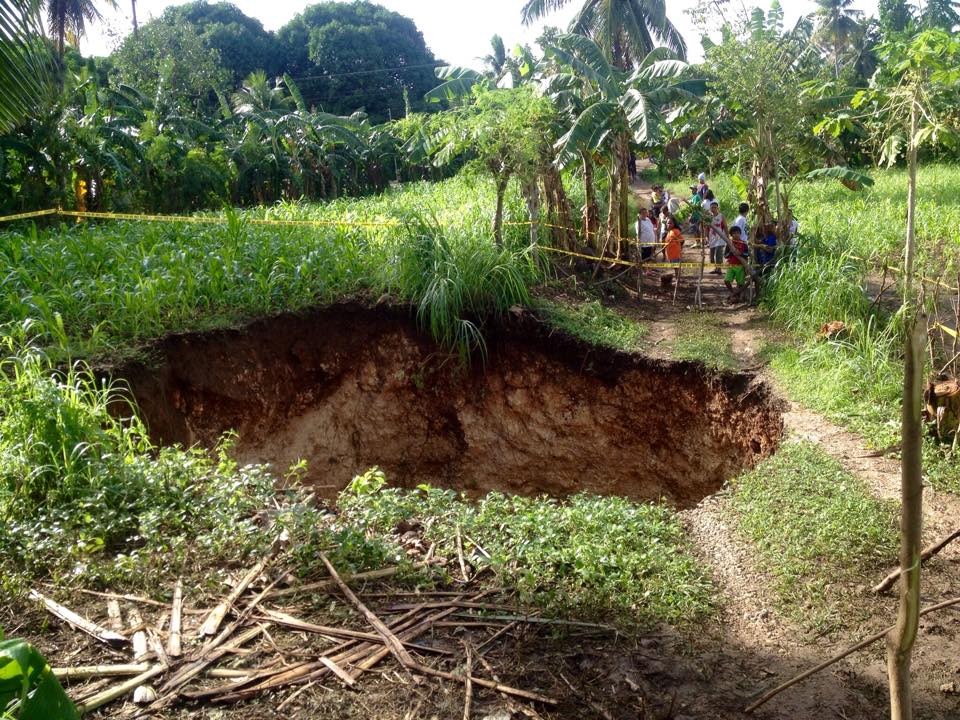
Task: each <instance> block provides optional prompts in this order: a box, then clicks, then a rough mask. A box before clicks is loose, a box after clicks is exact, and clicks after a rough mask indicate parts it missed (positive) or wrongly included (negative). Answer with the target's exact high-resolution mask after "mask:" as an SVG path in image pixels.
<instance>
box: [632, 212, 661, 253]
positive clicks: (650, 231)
mask: <svg viewBox="0 0 960 720" xmlns="http://www.w3.org/2000/svg"><path fill="white" fill-rule="evenodd" d="M656 242H657V235H656V231H655V230H654V228H653V222H651V220H650V211H649V210H647V209H646V208H640V212H639V214H638V215H637V257H638V258H639V260H640V262H644V261H646V260H649V259H650V256H651V255H653V247H654V244H655V243H656Z"/></svg>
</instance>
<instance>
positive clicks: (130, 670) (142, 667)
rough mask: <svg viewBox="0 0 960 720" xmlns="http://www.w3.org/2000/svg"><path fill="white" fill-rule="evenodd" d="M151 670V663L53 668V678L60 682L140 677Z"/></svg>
mask: <svg viewBox="0 0 960 720" xmlns="http://www.w3.org/2000/svg"><path fill="white" fill-rule="evenodd" d="M149 669H150V664H149V663H136V664H131V665H80V666H78V667H62V668H53V676H54V677H55V678H58V679H60V680H91V679H93V678H102V677H122V676H124V675H139V674H140V673H144V672H146V671H147V670H149Z"/></svg>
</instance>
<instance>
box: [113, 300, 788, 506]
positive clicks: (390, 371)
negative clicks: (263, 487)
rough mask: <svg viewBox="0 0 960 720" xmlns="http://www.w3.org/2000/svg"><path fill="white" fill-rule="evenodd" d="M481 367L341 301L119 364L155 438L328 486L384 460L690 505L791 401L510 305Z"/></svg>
mask: <svg viewBox="0 0 960 720" xmlns="http://www.w3.org/2000/svg"><path fill="white" fill-rule="evenodd" d="M487 344H488V352H487V356H486V359H485V360H484V361H480V360H476V361H475V362H474V363H473V364H472V365H471V366H470V367H464V366H462V365H460V364H458V362H457V360H456V358H453V357H450V356H449V355H448V354H446V353H444V352H442V351H441V350H440V348H438V346H437V345H436V343H434V342H433V341H432V340H430V339H429V337H428V336H426V335H425V334H424V333H422V332H420V331H419V330H418V328H417V325H416V322H415V319H414V317H413V315H412V313H411V311H410V310H409V309H408V308H398V307H383V306H381V307H377V308H369V307H364V306H361V305H356V304H346V305H336V306H332V307H327V308H322V309H317V310H313V311H310V312H305V313H302V314H284V315H279V316H276V317H271V318H267V319H263V320H259V321H256V322H254V323H252V324H250V325H248V326H246V327H242V328H237V329H230V330H223V331H216V332H209V333H191V334H180V335H173V336H169V337H167V338H165V339H163V340H162V341H160V342H159V343H158V344H157V345H156V347H155V348H154V351H153V353H152V358H153V360H152V361H151V362H150V363H143V364H135V365H130V366H127V367H125V368H122V369H119V370H117V371H116V372H115V373H114V374H115V375H118V376H120V377H122V378H124V379H125V380H126V381H127V382H128V383H129V385H130V388H131V390H132V392H133V394H134V396H135V397H136V399H137V401H138V403H139V405H140V409H141V413H142V415H143V417H144V419H145V421H146V422H147V425H148V427H149V428H150V432H151V434H152V435H153V437H154V438H155V439H156V440H158V441H160V442H163V443H175V442H176V443H182V444H184V445H192V444H195V443H199V444H201V445H207V446H212V445H213V444H215V443H216V441H217V438H218V437H219V436H220V435H221V434H222V433H223V432H225V431H227V430H231V429H232V430H236V431H237V432H238V433H239V443H238V446H237V454H238V456H239V458H240V459H241V460H242V461H248V462H254V461H256V462H270V463H273V464H274V465H275V466H276V467H277V469H278V470H283V469H285V468H286V467H287V466H289V465H290V464H292V463H293V462H295V461H296V460H297V459H298V458H303V459H305V460H307V461H308V463H309V470H308V473H307V475H306V481H307V482H309V483H311V484H313V485H315V486H316V487H317V489H318V490H319V491H320V492H321V493H322V494H324V495H327V496H331V495H333V494H334V493H336V491H338V490H339V489H341V488H343V487H344V486H345V485H346V484H347V483H348V482H349V481H350V479H351V478H352V477H353V476H354V475H355V474H357V473H360V472H363V471H365V470H366V469H368V468H370V467H372V466H374V465H379V466H380V467H381V468H383V470H384V471H385V472H386V473H387V476H388V477H389V479H390V480H391V482H392V483H394V484H397V485H402V486H414V485H416V484H419V483H430V484H433V485H439V486H444V487H453V488H461V489H464V490H467V491H471V492H478V493H479V492H485V491H488V490H491V489H499V490H504V491H508V492H512V493H521V494H540V493H549V494H552V495H567V494H571V493H575V492H579V491H589V492H594V493H601V494H616V495H625V496H628V497H631V498H635V499H650V500H655V499H659V498H663V499H665V500H667V501H668V502H671V503H673V504H676V505H679V506H685V505H690V504H693V503H695V502H697V501H698V500H699V499H700V498H702V497H704V496H705V495H707V494H710V493H712V492H715V491H716V490H717V489H719V488H720V487H721V485H722V484H723V482H724V480H725V479H727V478H729V477H731V476H733V475H735V474H736V473H737V472H738V471H739V470H741V469H742V468H744V467H746V466H749V465H751V464H752V463H753V462H755V461H756V460H757V459H758V457H759V456H763V455H765V454H768V453H770V452H771V451H772V450H773V449H774V448H775V447H776V445H777V443H778V442H779V440H780V438H781V435H782V434H783V422H782V420H781V410H782V408H781V407H780V405H779V402H778V401H777V400H775V399H774V398H773V396H772V395H771V393H770V392H769V390H768V389H767V387H766V386H765V385H764V384H762V383H760V382H759V381H757V380H756V379H755V378H754V377H753V376H751V375H749V374H734V373H715V372H712V371H708V370H706V369H705V368H704V367H703V366H701V365H700V364H698V363H689V362H664V361H660V360H653V359H649V358H645V357H642V356H637V355H630V354H625V353H619V352H615V351H611V350H607V349H598V348H595V347H592V346H588V345H584V344H583V343H581V342H579V341H577V340H574V339H572V338H570V337H568V336H566V335H563V334H561V333H557V332H551V330H550V329H549V328H546V327H545V326H543V325H542V324H540V323H539V322H538V321H537V320H536V319H535V318H533V317H531V316H530V315H528V314H526V313H523V314H520V315H519V316H517V315H512V316H511V317H510V318H509V319H508V320H507V321H505V322H503V323H502V324H501V325H500V326H499V327H498V328H495V329H493V330H488V331H487Z"/></svg>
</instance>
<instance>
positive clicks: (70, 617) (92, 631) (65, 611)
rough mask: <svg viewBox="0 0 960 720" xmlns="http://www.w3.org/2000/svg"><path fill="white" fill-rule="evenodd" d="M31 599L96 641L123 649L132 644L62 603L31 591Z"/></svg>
mask: <svg viewBox="0 0 960 720" xmlns="http://www.w3.org/2000/svg"><path fill="white" fill-rule="evenodd" d="M29 597H30V599H31V600H35V601H38V602H41V603H43V605H44V607H46V609H47V610H48V611H49V612H50V613H51V614H53V615H56V616H57V617H58V618H60V619H61V620H63V621H64V622H65V623H67V624H68V625H70V626H72V627H74V628H76V629H77V630H80V631H81V632H84V633H86V634H87V635H89V636H90V637H92V638H93V639H94V640H97V641H99V642H102V643H104V644H105V645H109V646H110V647H112V648H122V647H126V646H127V644H128V643H129V642H130V641H129V640H127V638H125V637H124V636H123V635H121V634H119V633H115V632H112V631H111V630H107V629H106V628H105V627H101V626H100V625H97V624H96V623H95V622H92V621H90V620H87V619H86V618H84V617H81V616H80V615H77V613H75V612H73V610H70V609H69V608H67V607H64V606H63V605H61V604H60V603H58V602H55V601H53V600H51V599H50V598H48V597H46V596H44V595H42V594H41V593H39V592H37V591H36V590H31V591H30V594H29Z"/></svg>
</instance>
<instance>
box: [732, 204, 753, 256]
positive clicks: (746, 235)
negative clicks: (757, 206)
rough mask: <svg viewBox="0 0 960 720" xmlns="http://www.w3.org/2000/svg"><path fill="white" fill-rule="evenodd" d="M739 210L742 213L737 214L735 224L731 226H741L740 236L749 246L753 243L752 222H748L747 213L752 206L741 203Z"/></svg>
mask: <svg viewBox="0 0 960 720" xmlns="http://www.w3.org/2000/svg"><path fill="white" fill-rule="evenodd" d="M737 210H738V211H739V212H740V214H739V215H737V219H736V220H734V221H733V225H731V226H730V227H732V228H735V227H738V228H740V237H741V238H742V239H743V241H744V242H745V243H747V245H748V246H749V245H751V242H750V224H749V223H748V222H747V213H748V212H750V206H749V205H747V203H740V207H738V208H737Z"/></svg>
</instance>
